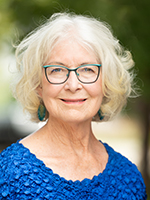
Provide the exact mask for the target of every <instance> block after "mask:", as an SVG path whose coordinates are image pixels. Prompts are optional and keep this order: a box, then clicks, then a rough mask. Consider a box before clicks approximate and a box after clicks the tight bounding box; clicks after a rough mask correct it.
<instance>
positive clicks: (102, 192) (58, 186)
mask: <svg viewBox="0 0 150 200" xmlns="http://www.w3.org/2000/svg"><path fill="white" fill-rule="evenodd" d="M104 146H105V148H106V150H107V152H108V155H109V159H108V163H107V165H106V168H105V170H104V171H103V173H100V174H99V175H98V176H94V177H93V178H92V179H84V180H83V181H72V180H69V181H68V180H66V179H65V178H63V177H60V176H59V175H58V174H54V173H53V171H52V170H51V169H50V168H47V167H46V166H45V164H44V163H43V162H42V161H41V160H39V159H37V158H36V156H35V155H34V154H32V153H31V152H30V151H29V149H27V148H26V147H24V146H23V145H22V144H20V143H19V141H18V142H17V143H15V144H12V145H11V146H9V147H8V148H7V149H5V150H4V151H3V152H2V153H1V154H0V199H4V200H5V199H9V200H10V199H11V200H20V199H26V200H29V199H32V200H43V199H44V200H47V199H49V200H50V199H52V200H53V199H55V200H62V199H67V200H98V199H103V200H114V199H118V200H145V199H147V195H146V188H145V184H144V182H143V178H142V176H141V173H140V172H139V171H138V169H137V167H136V166H135V165H134V164H132V163H131V162H130V161H129V160H128V159H127V158H125V157H124V156H122V155H121V154H120V153H117V152H115V151H114V150H113V149H112V148H111V147H110V146H108V145H107V144H106V143H104Z"/></svg>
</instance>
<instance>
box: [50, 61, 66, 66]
mask: <svg viewBox="0 0 150 200" xmlns="http://www.w3.org/2000/svg"><path fill="white" fill-rule="evenodd" d="M54 64H57V65H63V66H65V64H64V63H61V62H50V63H48V65H54Z"/></svg>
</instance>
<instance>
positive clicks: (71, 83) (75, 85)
mask: <svg viewBox="0 0 150 200" xmlns="http://www.w3.org/2000/svg"><path fill="white" fill-rule="evenodd" d="M81 88H82V83H81V82H80V81H79V80H78V78H77V74H76V73H75V72H74V71H71V72H70V74H69V78H68V80H67V81H66V83H65V89H66V90H70V91H71V92H73V93H74V92H76V91H77V90H79V89H81Z"/></svg>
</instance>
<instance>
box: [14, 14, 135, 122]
mask: <svg viewBox="0 0 150 200" xmlns="http://www.w3.org/2000/svg"><path fill="white" fill-rule="evenodd" d="M72 37H73V38H75V39H76V41H77V42H79V44H81V45H82V46H83V47H85V48H90V50H92V51H93V52H94V53H95V55H96V57H97V59H98V60H99V61H100V63H101V64H102V91H103V94H104V98H103V101H102V104H101V108H100V109H101V112H102V115H103V116H104V118H103V120H104V121H108V120H110V119H112V118H113V117H114V116H115V115H117V114H118V113H120V111H121V110H122V108H123V107H124V106H125V105H126V102H127V98H128V97H130V96H131V95H132V92H134V88H133V86H134V84H133V78H134V75H133V73H132V71H131V70H129V69H130V68H132V67H133V66H134V62H133V60H132V56H131V53H130V52H129V51H128V50H125V49H124V48H123V47H122V46H121V45H120V43H119V41H118V40H117V39H116V38H115V37H114V36H113V35H112V32H111V28H110V26H109V25H108V24H106V23H105V22H101V21H100V20H97V19H95V18H93V17H89V16H82V15H76V14H74V13H56V14H53V15H52V16H51V17H50V19H48V20H47V21H46V22H45V23H44V24H43V25H41V26H40V27H39V28H37V29H36V30H34V31H33V32H31V33H30V34H29V35H27V37H25V38H24V39H23V40H22V42H21V43H20V44H19V45H18V46H17V47H16V61H17V74H18V75H19V79H17V80H18V81H16V83H15V84H14V90H13V92H14V96H15V98H16V99H17V100H19V101H20V102H21V104H22V105H23V108H24V109H25V110H26V111H28V112H29V113H30V114H31V120H32V121H36V122H38V121H39V119H38V115H37V110H38V107H39V105H40V103H41V102H42V99H41V97H40V96H39V95H38V92H37V88H38V87H39V86H40V85H41V81H42V66H43V65H44V63H45V62H46V60H47V59H48V57H49V55H50V54H51V51H52V49H53V48H54V46H55V45H56V44H57V43H58V42H60V41H61V40H63V39H66V38H67V39H69V38H72ZM48 117H49V113H48V112H47V115H46V118H45V120H46V119H47V118H48ZM93 120H94V121H100V119H99V117H98V114H97V115H96V116H94V117H93Z"/></svg>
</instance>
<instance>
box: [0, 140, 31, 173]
mask: <svg viewBox="0 0 150 200" xmlns="http://www.w3.org/2000/svg"><path fill="white" fill-rule="evenodd" d="M27 157H29V155H28V151H27V150H26V149H24V148H23V146H22V145H21V144H20V143H19V141H17V142H16V143H13V144H12V145H10V146H9V147H7V148H6V149H4V150H3V151H2V152H1V153H0V171H1V174H3V173H4V175H6V174H9V172H10V173H12V171H14V172H15V171H16V168H17V167H18V166H19V165H20V164H21V163H22V164H23V163H25V162H24V159H25V158H27ZM6 172H7V173H6Z"/></svg>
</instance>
